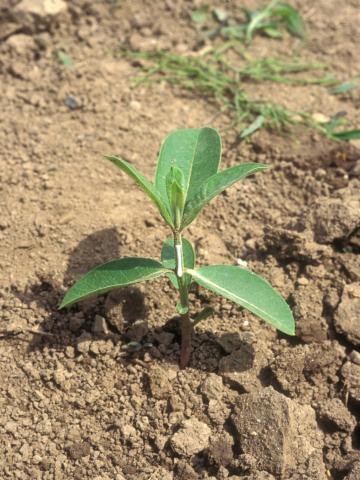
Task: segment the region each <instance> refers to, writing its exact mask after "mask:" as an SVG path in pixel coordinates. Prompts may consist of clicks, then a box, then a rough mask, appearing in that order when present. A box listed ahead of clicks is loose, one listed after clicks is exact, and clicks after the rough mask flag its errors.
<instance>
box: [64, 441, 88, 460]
mask: <svg viewBox="0 0 360 480" xmlns="http://www.w3.org/2000/svg"><path fill="white" fill-rule="evenodd" d="M67 451H68V454H69V457H70V458H71V459H72V460H80V458H83V457H87V456H88V455H90V451H91V446H90V444H89V443H88V442H75V443H73V444H71V445H70V446H69V447H68V449H67Z"/></svg>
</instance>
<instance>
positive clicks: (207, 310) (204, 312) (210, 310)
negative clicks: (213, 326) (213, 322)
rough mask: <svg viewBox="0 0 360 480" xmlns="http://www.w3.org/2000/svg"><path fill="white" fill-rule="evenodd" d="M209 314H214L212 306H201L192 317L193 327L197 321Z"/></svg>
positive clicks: (207, 316) (204, 318)
mask: <svg viewBox="0 0 360 480" xmlns="http://www.w3.org/2000/svg"><path fill="white" fill-rule="evenodd" d="M211 315H214V309H213V308H212V307H205V308H203V309H202V310H201V312H199V313H197V314H196V315H195V317H194V318H193V319H192V321H193V325H194V327H195V325H197V324H198V323H200V322H202V321H203V320H206V319H207V318H209V317H210V316H211Z"/></svg>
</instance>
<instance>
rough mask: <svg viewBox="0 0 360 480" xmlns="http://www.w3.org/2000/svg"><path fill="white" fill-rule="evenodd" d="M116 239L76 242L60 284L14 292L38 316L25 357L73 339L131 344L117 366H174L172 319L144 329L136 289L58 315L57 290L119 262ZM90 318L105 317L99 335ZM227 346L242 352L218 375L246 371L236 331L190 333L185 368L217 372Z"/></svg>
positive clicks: (105, 236) (99, 236)
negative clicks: (189, 353)
mask: <svg viewBox="0 0 360 480" xmlns="http://www.w3.org/2000/svg"><path fill="white" fill-rule="evenodd" d="M120 240H121V239H120V237H119V233H118V231H117V230H116V229H115V228H109V229H104V230H100V231H98V232H95V233H92V234H90V235H88V236H87V237H86V238H84V239H83V240H81V241H80V242H79V243H78V245H77V246H76V247H75V248H74V249H73V251H72V252H71V254H70V256H69V259H68V263H67V268H66V271H65V274H64V277H63V280H62V279H57V278H55V277H50V276H47V277H41V278H39V282H37V283H36V284H32V285H30V286H29V287H28V288H27V289H26V290H25V291H18V292H15V294H16V296H17V298H18V299H19V300H20V301H21V302H22V303H24V304H26V305H32V306H34V304H35V305H36V308H37V310H38V312H39V316H41V317H42V321H41V322H40V323H39V324H38V330H39V332H40V334H37V333H32V334H31V335H32V338H31V340H30V342H29V343H28V349H27V350H28V352H31V351H33V350H43V349H44V348H48V349H54V350H59V351H62V350H65V349H66V348H67V347H68V346H72V347H74V349H75V350H76V348H77V345H78V342H79V337H81V336H82V335H83V336H84V335H85V336H87V337H88V338H91V339H92V340H94V341H95V340H111V341H112V342H113V344H114V345H115V347H116V346H117V345H120V347H119V348H118V350H120V348H121V347H122V346H125V347H126V346H127V345H128V344H131V348H129V349H128V350H125V351H122V352H121V355H120V357H121V359H122V361H126V362H129V363H131V362H136V361H138V360H140V361H141V360H142V359H143V358H144V355H145V354H146V352H148V354H150V356H151V357H152V361H154V362H156V361H160V360H161V361H165V362H167V363H170V364H175V365H177V364H178V361H179V349H180V341H181V338H180V332H179V328H178V317H173V318H171V319H170V320H169V321H168V322H166V323H165V324H164V326H163V327H151V326H150V327H149V326H148V325H147V318H148V317H149V315H148V314H149V309H148V306H147V304H148V302H147V298H146V295H144V293H143V292H142V290H141V287H140V288H137V287H128V288H124V289H121V290H120V289H119V290H117V291H113V292H111V293H109V294H107V295H106V296H100V297H96V298H92V299H89V300H86V301H83V302H80V303H79V304H76V305H74V306H73V307H71V308H70V309H64V310H58V305H59V302H60V300H61V298H62V296H63V295H64V287H63V285H65V286H66V287H68V286H70V285H71V284H72V283H73V282H74V281H75V280H77V279H78V278H79V277H81V276H82V275H84V274H85V273H86V272H88V271H89V270H90V269H92V268H94V267H95V266H96V265H98V264H100V263H103V262H106V261H108V260H110V259H113V258H117V257H119V256H120V255H119V254H120V252H119V245H120V243H121V242H120ZM96 317H101V318H102V319H103V318H104V317H105V318H106V322H105V325H106V329H105V330H103V331H101V330H99V331H94V319H95V318H96ZM100 324H101V319H100ZM100 327H101V325H100ZM232 343H233V349H238V350H239V349H240V350H241V351H242V352H243V353H242V354H240V357H241V358H242V359H243V362H242V363H241V364H240V363H238V364H236V362H233V363H231V362H227V363H225V366H222V367H221V371H222V372H226V371H231V370H239V371H240V370H244V369H251V368H252V365H253V362H254V352H253V350H252V346H251V344H250V343H249V344H248V343H246V341H244V339H242V340H241V339H239V335H238V333H237V332H234V333H226V334H223V335H221V336H218V335H216V334H214V333H212V332H210V331H198V332H196V333H195V335H194V337H193V352H192V357H191V362H190V367H191V368H194V369H197V370H202V371H207V372H216V373H217V372H219V368H220V367H219V364H220V361H221V360H222V359H223V358H225V357H226V356H227V355H228V353H229V351H228V348H229V345H231V344H232ZM225 344H226V345H227V347H226V348H224V345H225ZM90 355H91V352H90Z"/></svg>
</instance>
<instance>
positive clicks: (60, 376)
mask: <svg viewBox="0 0 360 480" xmlns="http://www.w3.org/2000/svg"><path fill="white" fill-rule="evenodd" d="M54 382H55V383H56V385H57V386H58V387H60V388H62V389H65V390H66V389H67V388H68V383H67V381H66V372H65V370H64V368H63V367H62V366H59V367H58V368H57V369H56V370H55V372H54Z"/></svg>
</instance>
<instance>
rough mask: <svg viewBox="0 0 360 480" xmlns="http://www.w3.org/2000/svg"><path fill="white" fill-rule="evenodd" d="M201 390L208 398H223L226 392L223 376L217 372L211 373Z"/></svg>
mask: <svg viewBox="0 0 360 480" xmlns="http://www.w3.org/2000/svg"><path fill="white" fill-rule="evenodd" d="M201 392H202V393H203V394H204V395H205V397H206V398H207V400H208V401H209V400H219V399H220V400H221V398H222V396H223V393H224V384H223V381H222V378H221V377H220V376H219V375H216V373H210V374H209V376H208V377H207V378H206V379H205V380H204V382H203V384H202V385H201Z"/></svg>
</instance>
